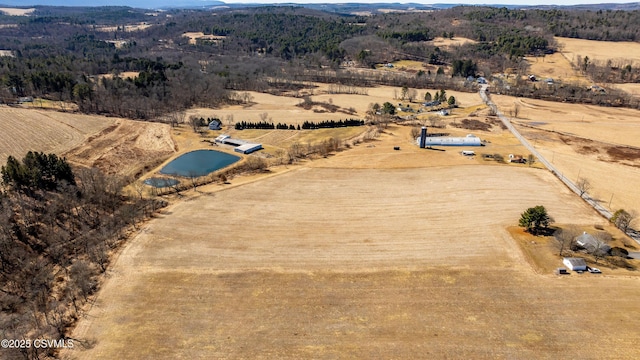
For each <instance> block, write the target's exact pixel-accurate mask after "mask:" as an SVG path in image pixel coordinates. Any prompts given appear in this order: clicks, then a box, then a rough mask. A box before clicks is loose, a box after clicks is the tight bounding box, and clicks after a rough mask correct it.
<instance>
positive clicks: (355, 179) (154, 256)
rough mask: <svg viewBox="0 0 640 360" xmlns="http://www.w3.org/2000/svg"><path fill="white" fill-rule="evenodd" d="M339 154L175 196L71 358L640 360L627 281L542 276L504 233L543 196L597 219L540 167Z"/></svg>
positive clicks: (137, 244)
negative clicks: (364, 159) (380, 160)
mask: <svg viewBox="0 0 640 360" xmlns="http://www.w3.org/2000/svg"><path fill="white" fill-rule="evenodd" d="M340 156H347V155H346V153H340V154H337V155H336V156H335V157H334V158H333V159H336V158H339V157H340ZM424 156H425V157H427V158H428V157H429V156H430V155H429V153H428V152H427V153H424ZM333 159H327V160H326V161H327V164H328V165H331V164H333V165H334V166H335V167H329V166H327V167H321V165H322V164H319V165H320V166H319V167H314V168H309V167H302V168H297V169H294V170H291V171H288V172H285V173H283V174H281V175H278V176H271V177H268V178H266V179H263V180H258V181H254V182H250V183H246V184H244V185H242V186H236V187H231V188H228V189H226V190H222V191H218V192H211V193H208V194H207V195H203V196H199V197H195V198H191V199H190V200H189V201H182V202H179V203H176V204H175V205H172V206H171V207H170V208H169V209H168V210H167V212H166V213H165V214H164V215H162V216H161V217H160V218H157V219H155V220H153V221H151V222H150V223H149V224H148V225H147V226H146V227H144V229H142V231H141V232H140V234H139V235H138V236H137V237H135V238H134V239H133V240H132V241H131V242H130V243H129V244H128V245H127V247H126V248H125V249H124V250H123V251H122V253H121V254H120V256H119V258H118V260H117V262H116V264H115V266H114V267H113V268H112V270H111V271H110V274H109V277H108V280H107V281H106V283H105V285H104V287H103V289H102V290H101V292H100V295H99V296H98V298H97V300H96V301H95V303H94V305H93V307H92V309H91V310H90V311H89V313H88V314H87V316H86V318H84V319H83V320H82V321H81V322H80V323H79V325H78V327H77V328H76V329H75V332H74V333H73V338H74V339H78V341H79V342H82V343H83V344H87V346H77V347H76V348H74V349H72V350H70V351H67V352H65V353H64V354H63V355H64V356H63V357H67V358H74V359H113V358H127V359H151V358H153V359H198V358H200V359H210V358H215V359H274V358H278V359H305V358H315V359H336V358H338V359H339V358H360V359H363V358H404V359H411V358H451V359H469V358H473V359H496V358H499V359H500V358H502V359H525V358H527V359H528V358H538V359H555V358H561V357H563V356H565V355H567V354H571V355H572V356H574V357H582V358H589V359H606V358H609V359H618V358H629V359H631V358H637V357H639V356H640V350H639V349H638V348H637V346H635V341H636V339H637V338H638V336H639V335H640V331H639V330H638V329H637V326H635V321H634V320H635V319H637V318H638V316H640V308H639V307H638V306H637V301H636V299H637V298H638V295H640V290H638V281H639V280H638V278H637V277H624V276H622V277H620V276H613V277H612V276H608V275H605V276H597V275H592V274H588V273H587V274H574V275H571V276H566V277H557V276H554V275H541V274H537V273H536V272H534V271H533V270H532V268H531V267H530V266H529V264H528V263H527V261H526V259H525V258H524V257H523V255H522V253H521V252H520V250H519V248H518V246H517V245H515V242H514V240H513V239H512V238H511V236H510V235H509V233H508V232H507V230H506V227H508V226H509V225H513V224H514V223H516V222H517V219H518V217H519V214H520V213H521V212H522V210H523V209H525V208H527V207H530V206H533V205H537V204H543V205H544V206H545V207H547V209H548V210H549V212H550V214H552V215H553V216H554V218H555V219H556V221H558V222H564V223H570V222H571V223H580V224H588V225H592V224H595V223H599V222H602V219H601V218H600V217H598V216H597V215H596V214H595V213H594V212H593V211H592V210H591V209H590V208H589V207H587V206H586V205H585V203H583V202H582V201H581V200H580V199H579V198H577V197H576V196H574V195H573V194H572V193H570V192H569V191H568V190H567V189H566V188H565V187H563V186H562V185H561V184H559V182H558V181H556V180H555V178H554V177H553V176H552V175H551V174H550V173H548V172H546V171H544V170H540V169H533V168H515V167H509V166H486V165H467V166H457V167H440V166H431V167H429V166H428V165H427V166H426V167H423V168H388V167H385V168H380V169H376V168H369V169H352V168H350V167H341V166H340V164H341V162H340V161H335V160H333ZM322 161H324V160H319V162H322ZM346 163H349V162H348V161H347V162H346ZM594 309H597V310H596V311H594Z"/></svg>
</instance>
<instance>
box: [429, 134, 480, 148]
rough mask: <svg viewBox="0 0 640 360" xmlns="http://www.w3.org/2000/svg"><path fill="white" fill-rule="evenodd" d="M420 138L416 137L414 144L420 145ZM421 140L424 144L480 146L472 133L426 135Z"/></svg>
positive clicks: (478, 140)
mask: <svg viewBox="0 0 640 360" xmlns="http://www.w3.org/2000/svg"><path fill="white" fill-rule="evenodd" d="M421 138H422V137H419V138H417V139H416V144H418V145H422V140H421ZM423 140H424V145H426V146H482V141H481V140H480V138H479V137H477V136H475V135H472V134H469V135H467V136H465V137H451V136H427V137H426V138H424V139H423Z"/></svg>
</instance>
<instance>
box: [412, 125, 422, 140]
mask: <svg viewBox="0 0 640 360" xmlns="http://www.w3.org/2000/svg"><path fill="white" fill-rule="evenodd" d="M418 136H420V128H419V127H417V126H414V127H412V128H411V138H412V139H415V138H417V137H418Z"/></svg>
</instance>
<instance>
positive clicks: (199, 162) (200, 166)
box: [160, 150, 240, 177]
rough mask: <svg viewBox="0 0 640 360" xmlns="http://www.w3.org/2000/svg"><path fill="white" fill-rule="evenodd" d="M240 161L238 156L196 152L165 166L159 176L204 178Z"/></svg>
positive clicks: (213, 152) (206, 151)
mask: <svg viewBox="0 0 640 360" xmlns="http://www.w3.org/2000/svg"><path fill="white" fill-rule="evenodd" d="M238 160H240V157H239V156H235V155H231V154H227V153H224V152H221V151H216V150H196V151H192V152H189V153H186V154H184V155H181V156H179V157H177V158H176V159H174V160H173V161H171V162H170V163H168V164H167V165H165V167H163V168H162V169H161V170H160V173H161V174H165V175H178V176H182V177H191V176H204V175H207V174H209V173H212V172H214V171H216V170H218V169H222V168H223V167H226V166H229V165H231V164H233V163H235V162H236V161H238Z"/></svg>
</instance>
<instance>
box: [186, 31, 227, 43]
mask: <svg viewBox="0 0 640 360" xmlns="http://www.w3.org/2000/svg"><path fill="white" fill-rule="evenodd" d="M182 36H184V37H186V38H189V44H192V45H195V44H196V42H197V40H209V41H214V42H218V41H220V40H224V39H225V38H226V36H220V35H205V34H204V33H203V32H186V33H184V34H182Z"/></svg>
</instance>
